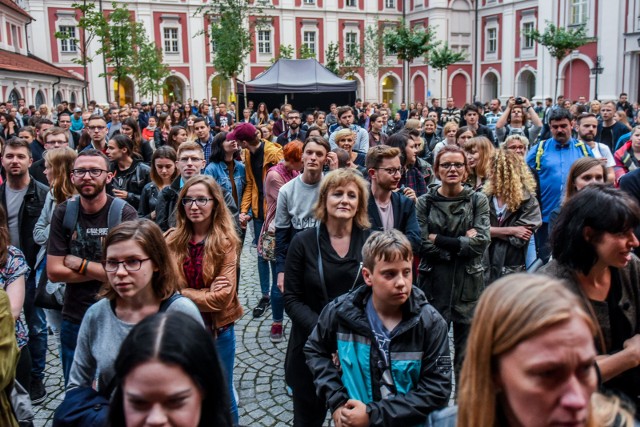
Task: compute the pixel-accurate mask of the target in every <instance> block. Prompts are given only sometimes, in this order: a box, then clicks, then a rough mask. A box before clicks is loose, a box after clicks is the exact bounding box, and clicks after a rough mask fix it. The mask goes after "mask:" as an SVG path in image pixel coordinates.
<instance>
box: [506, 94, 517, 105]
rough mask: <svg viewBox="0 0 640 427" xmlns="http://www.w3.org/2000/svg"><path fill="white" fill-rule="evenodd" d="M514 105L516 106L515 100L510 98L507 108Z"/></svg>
mask: <svg viewBox="0 0 640 427" xmlns="http://www.w3.org/2000/svg"><path fill="white" fill-rule="evenodd" d="M514 105H516V99H515V98H514V97H513V96H512V97H510V98H509V100H508V101H507V108H512V107H513V106H514Z"/></svg>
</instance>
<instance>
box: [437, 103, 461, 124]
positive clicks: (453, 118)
mask: <svg viewBox="0 0 640 427" xmlns="http://www.w3.org/2000/svg"><path fill="white" fill-rule="evenodd" d="M460 113H461V111H460V109H459V108H456V104H455V103H454V102H453V98H447V108H445V109H443V110H442V113H440V120H441V122H442V125H445V124H446V123H447V122H456V123H460V119H461V117H460Z"/></svg>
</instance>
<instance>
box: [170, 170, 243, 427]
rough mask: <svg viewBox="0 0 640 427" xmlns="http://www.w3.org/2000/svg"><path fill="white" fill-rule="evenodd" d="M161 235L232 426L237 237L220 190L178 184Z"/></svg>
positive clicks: (209, 184) (200, 182)
mask: <svg viewBox="0 0 640 427" xmlns="http://www.w3.org/2000/svg"><path fill="white" fill-rule="evenodd" d="M166 235H167V244H168V245H169V249H170V251H171V254H172V259H173V261H172V262H173V263H175V264H176V265H178V266H179V268H180V272H181V278H182V280H183V281H184V282H185V288H184V289H182V294H183V295H184V296H186V297H187V298H189V299H191V300H192V301H193V302H195V304H196V306H197V307H198V309H199V310H200V313H201V315H202V318H203V320H204V323H205V326H206V328H207V330H208V331H209V332H210V333H211V334H212V335H213V337H214V338H215V340H216V347H217V350H218V354H219V356H220V362H221V364H222V367H223V370H224V372H225V375H226V378H227V389H228V392H229V395H230V397H231V407H230V408H229V412H230V413H231V415H232V418H233V420H234V424H236V425H237V424H238V406H237V404H236V401H235V398H234V394H233V365H234V360H235V352H236V336H235V331H234V324H235V322H236V321H237V320H238V319H240V317H242V313H243V311H242V306H241V305H240V300H239V299H238V292H237V285H238V283H237V276H236V265H237V249H238V246H239V245H240V238H239V237H238V232H237V230H236V223H235V221H234V219H233V217H232V216H231V213H230V212H229V209H228V208H227V205H226V204H225V201H224V197H223V194H222V190H221V188H220V186H219V185H218V184H217V183H216V181H215V180H214V179H213V178H212V177H210V176H207V175H197V176H194V177H192V178H190V179H189V180H188V181H187V182H186V183H185V184H184V186H183V187H182V190H180V194H179V195H178V203H177V208H176V227H175V228H173V229H170V230H169V231H167V233H166Z"/></svg>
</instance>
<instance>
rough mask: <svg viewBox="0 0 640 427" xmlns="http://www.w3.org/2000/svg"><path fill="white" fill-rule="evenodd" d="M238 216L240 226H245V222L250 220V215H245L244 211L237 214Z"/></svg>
mask: <svg viewBox="0 0 640 427" xmlns="http://www.w3.org/2000/svg"><path fill="white" fill-rule="evenodd" d="M238 218H239V219H240V225H241V226H242V227H246V226H247V223H248V222H249V221H251V215H247V214H246V213H241V214H240V215H238Z"/></svg>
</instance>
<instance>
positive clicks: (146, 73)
mask: <svg viewBox="0 0 640 427" xmlns="http://www.w3.org/2000/svg"><path fill="white" fill-rule="evenodd" d="M133 71H134V73H133V75H134V77H135V80H136V82H137V83H138V91H139V92H140V95H142V96H151V100H152V101H153V95H154V94H156V93H158V92H160V90H162V88H163V87H164V80H165V79H166V78H167V77H168V76H169V75H170V74H171V72H170V71H169V67H168V66H167V65H166V64H165V63H164V62H163V57H162V50H161V49H160V48H159V47H157V46H156V44H155V43H154V42H152V41H149V39H148V37H147V36H146V34H144V36H143V37H142V40H141V41H140V45H139V47H138V52H137V58H136V66H135V67H134V70H133Z"/></svg>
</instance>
